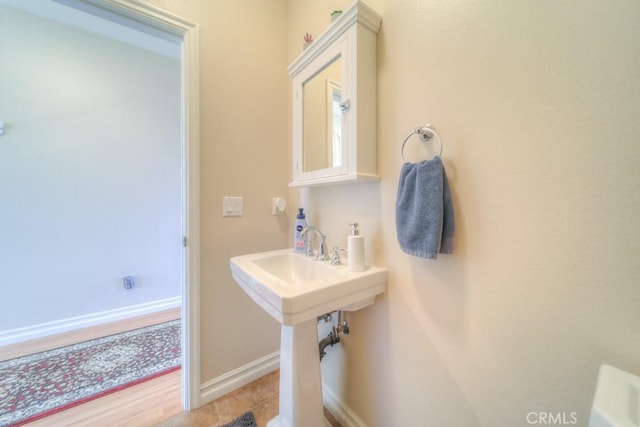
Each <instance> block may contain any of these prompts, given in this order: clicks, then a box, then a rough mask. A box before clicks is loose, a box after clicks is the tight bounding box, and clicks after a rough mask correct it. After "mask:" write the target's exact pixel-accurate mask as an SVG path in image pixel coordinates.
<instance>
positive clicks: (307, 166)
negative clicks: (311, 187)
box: [302, 57, 342, 172]
mask: <svg viewBox="0 0 640 427" xmlns="http://www.w3.org/2000/svg"><path fill="white" fill-rule="evenodd" d="M341 81H342V61H341V60H340V57H337V58H335V59H334V60H333V62H331V63H330V64H329V65H328V66H327V67H325V68H323V69H322V70H320V72H319V73H317V74H315V75H314V76H313V77H311V78H310V79H309V80H307V81H306V82H304V83H303V85H302V159H303V160H302V170H303V171H304V172H311V171H314V170H319V169H326V168H333V167H339V166H340V165H341V159H342V152H341V141H342V111H341V110H340V103H341V102H342V101H341V99H342V87H341V84H340V82H341Z"/></svg>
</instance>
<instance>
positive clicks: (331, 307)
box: [230, 249, 387, 427]
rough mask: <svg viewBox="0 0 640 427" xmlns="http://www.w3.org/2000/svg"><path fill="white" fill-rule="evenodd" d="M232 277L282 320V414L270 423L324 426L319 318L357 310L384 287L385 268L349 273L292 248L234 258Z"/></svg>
mask: <svg viewBox="0 0 640 427" xmlns="http://www.w3.org/2000/svg"><path fill="white" fill-rule="evenodd" d="M230 265H231V273H232V276H233V278H234V280H235V281H236V282H237V283H238V284H239V285H240V287H242V289H244V291H245V292H246V293H247V294H248V295H249V296H250V297H251V298H252V299H253V300H254V301H255V302H256V303H257V304H258V305H259V306H260V307H262V308H263V309H264V310H265V311H266V312H267V313H269V314H270V315H271V316H273V317H274V318H275V319H276V320H278V321H279V322H280V324H281V325H282V326H281V333H280V338H281V340H280V413H279V414H278V416H277V417H276V418H274V419H272V420H271V421H269V423H268V424H267V427H322V426H324V425H325V424H324V423H325V421H324V416H323V403H322V379H321V377H320V355H319V352H318V330H317V317H318V316H320V315H322V314H325V313H328V312H332V311H335V310H343V311H355V310H359V309H361V308H364V307H366V306H368V305H371V304H373V302H374V300H375V297H376V295H378V294H381V293H382V292H384V291H385V288H386V284H387V270H386V269H385V268H381V267H375V266H370V267H367V269H366V270H365V271H361V272H351V271H349V270H348V269H347V267H346V265H337V266H334V265H330V264H329V262H327V261H316V260H315V259H313V258H309V257H305V256H304V255H299V254H294V253H293V249H283V250H278V251H270V252H262V253H257V254H251V255H243V256H238V257H234V258H231V260H230Z"/></svg>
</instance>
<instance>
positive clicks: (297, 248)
mask: <svg viewBox="0 0 640 427" xmlns="http://www.w3.org/2000/svg"><path fill="white" fill-rule="evenodd" d="M306 226H307V219H306V218H305V215H304V208H298V216H297V217H296V228H295V230H293V234H294V237H293V251H294V252H295V253H297V254H303V253H305V250H306V247H305V246H306V245H305V241H304V239H303V238H302V230H304V228H305V227H306Z"/></svg>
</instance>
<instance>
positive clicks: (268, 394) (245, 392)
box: [159, 371, 340, 427]
mask: <svg viewBox="0 0 640 427" xmlns="http://www.w3.org/2000/svg"><path fill="white" fill-rule="evenodd" d="M279 379H280V372H279V371H274V372H272V373H270V374H267V375H265V376H264V377H262V378H259V379H257V380H256V381H254V382H252V383H250V384H247V385H246V386H244V387H241V388H239V389H238V390H236V391H233V392H231V393H228V394H225V395H224V396H222V397H220V398H218V399H216V400H214V401H213V402H209V403H208V404H206V405H203V406H201V407H200V408H198V409H194V410H193V411H190V412H181V413H180V414H178V415H176V416H174V417H172V418H169V419H168V420H166V421H165V422H163V423H161V424H159V427H183V426H189V427H205V426H206V427H215V426H219V425H221V424H224V423H228V422H229V421H232V420H233V419H235V418H236V417H238V416H240V415H242V414H244V413H245V412H247V411H252V412H253V415H254V416H255V418H256V423H257V424H258V427H265V426H266V425H267V422H268V421H269V420H270V419H272V418H273V417H275V416H276V415H278V381H279ZM325 417H326V418H327V419H328V420H329V422H330V423H331V425H332V426H333V427H340V424H339V423H338V422H337V421H336V420H335V419H334V418H333V416H332V415H331V414H330V413H329V412H328V411H327V410H326V409H325Z"/></svg>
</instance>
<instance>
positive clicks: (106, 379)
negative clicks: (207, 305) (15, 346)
mask: <svg viewBox="0 0 640 427" xmlns="http://www.w3.org/2000/svg"><path fill="white" fill-rule="evenodd" d="M177 369H180V320H172V321H170V322H165V323H160V324H157V325H152V326H148V327H144V328H140V329H136V330H132V331H128V332H124V333H121V334H116V335H111V336H107V337H103V338H98V339H95V340H91V341H85V342H82V343H79V344H74V345H70V346H66V347H62V348H57V349H54V350H49V351H45V352H42V353H36V354H31V355H28V356H24V357H18V358H16V359H11V360H7V361H4V362H0V426H2V427H4V426H18V425H22V424H25V423H27V422H31V421H34V420H36V419H39V418H42V417H45V416H47V415H50V414H52V413H55V412H59V411H62V410H64V409H67V408H70V407H72V406H76V405H79V404H81V403H84V402H87V401H89V400H93V399H97V398H99V397H102V396H105V395H107V394H109V393H113V392H116V391H118V390H122V389H124V388H127V387H131V386H133V385H136V384H139V383H141V382H143V381H147V380H150V379H152V378H155V377H158V376H160V375H164V374H168V373H169V372H173V371H175V370H177Z"/></svg>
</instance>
